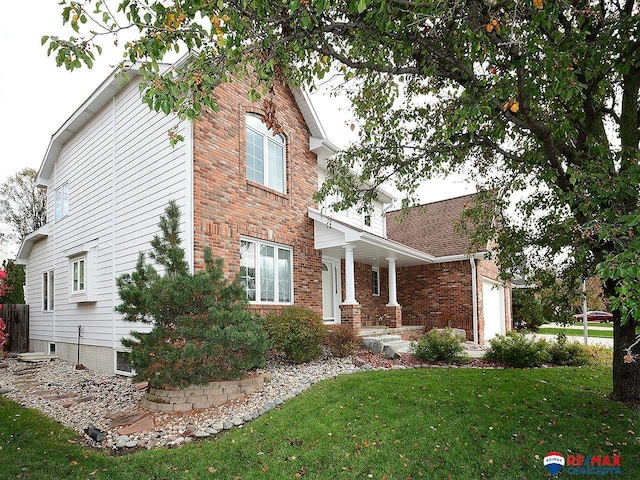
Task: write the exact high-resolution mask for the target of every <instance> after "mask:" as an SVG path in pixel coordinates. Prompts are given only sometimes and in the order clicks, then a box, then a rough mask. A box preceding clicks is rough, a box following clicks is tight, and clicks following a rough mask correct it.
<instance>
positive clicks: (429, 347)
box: [410, 328, 467, 362]
mask: <svg viewBox="0 0 640 480" xmlns="http://www.w3.org/2000/svg"><path fill="white" fill-rule="evenodd" d="M462 342H463V338H462V337H461V336H460V335H458V334H457V333H455V332H454V331H453V330H451V329H450V328H447V329H444V330H439V329H436V328H434V329H432V330H431V331H430V332H429V333H428V334H427V335H423V336H422V337H421V338H419V339H418V341H417V342H411V346H410V351H411V353H413V354H414V355H415V356H416V357H418V358H420V359H422V360H426V361H428V362H461V361H465V360H466V359H467V356H466V355H465V353H464V347H463V346H462Z"/></svg>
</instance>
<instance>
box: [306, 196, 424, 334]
mask: <svg viewBox="0 0 640 480" xmlns="http://www.w3.org/2000/svg"><path fill="white" fill-rule="evenodd" d="M309 217H310V218H311V219H312V220H313V221H314V237H315V238H314V241H315V248H316V250H319V251H321V252H322V301H323V302H322V306H323V319H324V321H325V323H327V324H338V323H342V324H347V325H351V326H352V327H353V328H354V329H356V330H360V329H362V328H367V327H369V328H370V327H388V328H394V329H397V328H400V327H402V305H401V304H400V303H399V301H398V291H397V285H398V282H397V269H398V268H401V267H410V266H417V265H425V264H430V263H434V262H435V261H436V258H435V257H433V256H431V255H428V254H426V253H424V252H420V251H418V250H415V249H413V248H410V247H407V246H405V245H402V244H399V243H397V242H393V241H391V240H387V239H385V238H382V237H380V236H378V235H374V234H372V233H369V232H367V231H364V230H361V229H357V228H354V227H353V226H350V225H347V224H346V223H344V222H341V221H339V220H335V219H333V218H330V217H327V216H325V215H323V214H322V213H321V212H320V211H318V210H315V209H311V208H310V209H309Z"/></svg>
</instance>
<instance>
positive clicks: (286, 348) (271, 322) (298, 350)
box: [264, 305, 327, 364]
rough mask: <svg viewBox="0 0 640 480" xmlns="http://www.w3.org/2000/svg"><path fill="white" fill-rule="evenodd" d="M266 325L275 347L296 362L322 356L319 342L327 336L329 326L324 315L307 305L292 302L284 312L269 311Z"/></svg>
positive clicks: (292, 361) (303, 361)
mask: <svg viewBox="0 0 640 480" xmlns="http://www.w3.org/2000/svg"><path fill="white" fill-rule="evenodd" d="M264 328H265V330H266V331H267V334H268V335H269V338H270V339H271V340H272V341H273V346H274V348H275V349H276V350H278V351H280V352H283V353H284V354H285V355H286V356H287V359H288V360H289V361H290V362H291V363H294V364H298V363H305V362H309V361H311V360H315V359H317V358H320V356H321V355H322V347H321V346H320V344H321V343H322V341H323V339H324V338H325V337H326V336H327V327H326V325H325V324H324V323H322V318H320V316H319V315H318V314H317V313H315V312H313V311H312V310H309V309H307V308H302V307H297V306H295V305H294V306H290V307H285V308H283V309H282V312H280V313H277V314H270V315H268V316H267V318H266V319H265V324H264Z"/></svg>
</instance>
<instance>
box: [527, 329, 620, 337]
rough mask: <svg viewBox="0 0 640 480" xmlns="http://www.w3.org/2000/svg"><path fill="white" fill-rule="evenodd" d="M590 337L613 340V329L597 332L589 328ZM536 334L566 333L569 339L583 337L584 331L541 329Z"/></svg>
mask: <svg viewBox="0 0 640 480" xmlns="http://www.w3.org/2000/svg"><path fill="white" fill-rule="evenodd" d="M587 331H588V332H589V337H591V338H613V329H609V330H595V329H593V328H588V329H587ZM536 333H540V334H543V335H558V334H559V333H564V334H565V335H566V336H567V337H583V336H584V331H583V330H582V329H578V328H562V327H542V328H539V329H538V330H537V331H536Z"/></svg>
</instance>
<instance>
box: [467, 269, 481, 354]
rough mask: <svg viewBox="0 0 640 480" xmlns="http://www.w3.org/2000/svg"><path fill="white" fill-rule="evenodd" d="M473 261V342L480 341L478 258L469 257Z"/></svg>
mask: <svg viewBox="0 0 640 480" xmlns="http://www.w3.org/2000/svg"><path fill="white" fill-rule="evenodd" d="M469 262H470V263H471V305H472V308H473V343H476V344H477V343H478V342H479V341H480V338H479V334H478V280H477V278H476V259H475V258H473V257H471V258H469Z"/></svg>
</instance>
